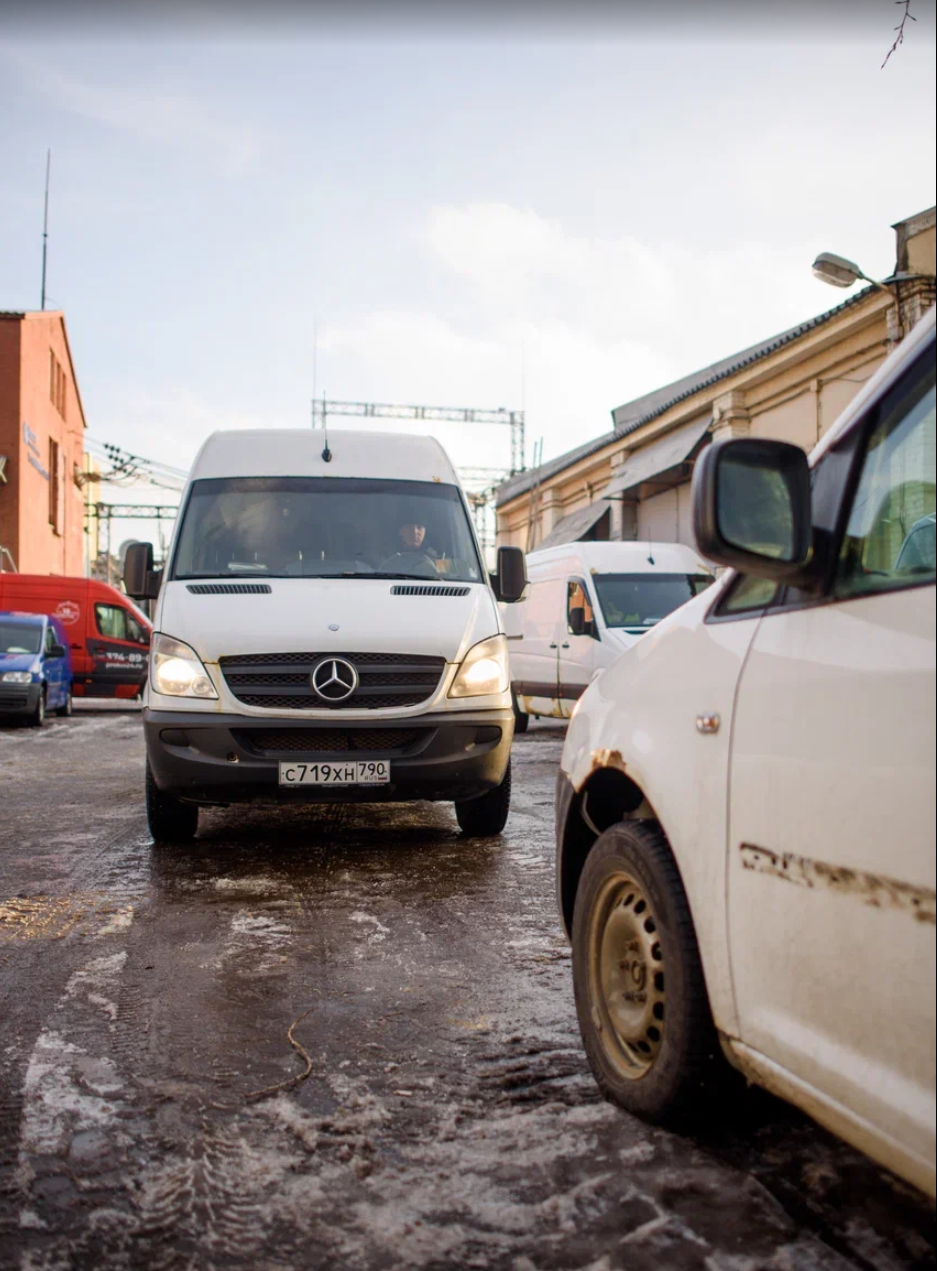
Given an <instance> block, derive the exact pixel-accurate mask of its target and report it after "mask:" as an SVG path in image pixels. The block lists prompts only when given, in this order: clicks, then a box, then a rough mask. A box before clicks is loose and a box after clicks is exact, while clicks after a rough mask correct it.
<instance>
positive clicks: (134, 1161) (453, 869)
mask: <svg viewBox="0 0 937 1271" xmlns="http://www.w3.org/2000/svg"><path fill="white" fill-rule="evenodd" d="M562 736H563V734H562V730H561V729H560V728H558V727H554V726H552V725H546V724H544V725H542V726H539V727H538V726H534V727H532V728H531V730H530V732H529V733H527V734H526V735H525V736H524V737H520V738H518V739H517V740H516V742H515V747H514V766H515V771H514V791H515V795H514V799H515V801H514V807H513V810H512V815H511V818H510V821H509V823H508V828H507V830H506V832H505V834H504V835H503V836H502V837H501V838H500V839H491V840H485V841H475V842H469V841H467V840H465V839H464V838H462V836H461V835H460V834H459V831H458V828H457V826H456V823H455V818H454V816H453V814H452V811H451V808H450V807H448V806H446V805H441V804H440V805H430V804H419V805H414V806H410V807H407V806H399V807H394V806H392V805H384V806H371V807H365V806H362V807H356V806H354V805H342V806H339V807H335V808H332V809H329V808H323V809H318V810H316V809H313V810H302V809H290V810H288V811H276V810H271V811H254V810H252V811H243V810H217V811H212V812H211V813H209V814H208V815H207V816H204V817H203V825H202V829H201V831H200V835H199V838H198V839H197V840H196V842H195V844H194V845H193V846H191V847H187V848H176V849H168V848H159V849H157V848H155V847H154V846H153V844H152V843H151V841H150V839H149V836H148V834H147V830H146V823H145V818H144V812H143V739H142V733H141V728H140V719H139V715H137V714H134V713H130V712H122V711H114V710H111V711H102V712H95V711H83V712H81V713H79V714H76V715H75V716H74V717H73V718H72V719H69V720H52V721H50V722H49V723H48V724H47V726H46V727H45V728H44V729H42V730H41V731H40V730H28V729H24V728H16V727H7V726H4V725H3V724H2V723H0V1267H3V1268H7V1267H9V1268H20V1269H22V1271H65V1269H69V1271H71V1269H72V1268H77V1269H79V1271H82V1269H84V1268H93V1269H95V1271H98V1269H104V1268H107V1269H109V1268H128V1269H130V1271H136V1269H137V1268H166V1269H170V1268H171V1269H173V1271H175V1269H177V1268H178V1269H179V1271H183V1269H189V1268H192V1269H193V1271H194V1269H196V1268H197V1269H198V1271H208V1269H211V1268H219V1269H221V1268H234V1267H237V1268H252V1269H253V1268H258V1269H261V1271H265V1269H267V1268H269V1269H271V1271H272V1269H273V1268H278V1269H279V1268H291V1269H292V1268H298V1267H302V1268H336V1269H338V1268H348V1269H356V1268H398V1267H400V1268H402V1267H414V1268H427V1269H431V1268H463V1267H466V1268H468V1267H479V1268H506V1269H510V1271H538V1269H539V1268H563V1269H567V1268H569V1269H572V1268H576V1269H579V1268H582V1269H585V1268H590V1269H591V1271H612V1269H613V1268H626V1269H627V1271H645V1269H647V1271H659V1269H661V1268H663V1269H669V1268H675V1269H681V1268H699V1269H700V1271H756V1269H757V1271H762V1269H763V1271H768V1269H771V1271H847V1269H849V1268H861V1269H862V1271H869V1269H870V1268H875V1269H876V1271H878V1269H882V1271H892V1269H893V1268H895V1269H897V1268H932V1267H934V1266H935V1243H934V1211H933V1207H932V1206H931V1205H929V1204H928V1203H927V1202H926V1201H924V1200H923V1199H922V1198H921V1197H919V1196H918V1195H917V1194H916V1193H915V1192H913V1191H912V1190H911V1189H909V1188H907V1187H905V1186H904V1185H903V1184H901V1183H899V1182H897V1181H896V1180H894V1179H892V1178H891V1177H890V1176H888V1175H887V1174H885V1173H883V1172H882V1171H880V1170H878V1169H876V1168H875V1167H874V1166H873V1165H871V1164H870V1163H869V1162H867V1161H866V1160H865V1159H864V1158H863V1157H861V1156H859V1155H857V1154H856V1153H855V1152H853V1151H852V1150H851V1149H849V1148H847V1147H845V1146H844V1145H842V1144H840V1143H839V1142H837V1141H836V1140H834V1139H833V1138H831V1137H830V1136H828V1135H827V1134H826V1133H825V1132H823V1131H822V1130H820V1129H818V1128H817V1127H815V1126H814V1125H813V1124H812V1123H811V1122H810V1121H808V1120H807V1119H806V1118H804V1117H802V1116H801V1115H800V1114H799V1113H797V1112H796V1111H794V1110H793V1109H790V1108H787V1107H786V1106H785V1105H783V1104H781V1103H779V1102H777V1101H775V1100H774V1099H772V1098H770V1097H769V1096H767V1095H763V1094H760V1093H759V1092H750V1093H748V1094H745V1093H740V1094H739V1096H738V1097H736V1098H733V1099H732V1100H731V1102H730V1103H729V1104H728V1105H727V1106H726V1107H724V1108H722V1109H719V1110H717V1113H716V1115H714V1116H713V1117H712V1119H711V1123H710V1124H709V1125H708V1126H707V1127H706V1128H705V1129H701V1130H700V1131H699V1132H698V1134H697V1135H696V1136H695V1137H694V1138H693V1139H688V1138H683V1137H680V1136H677V1135H673V1134H670V1133H668V1132H665V1131H662V1130H657V1129H651V1128H649V1127H647V1126H645V1125H643V1124H641V1123H640V1122H639V1121H636V1120H634V1119H633V1118H631V1117H629V1116H627V1115H625V1114H624V1113H622V1112H619V1111H618V1110H617V1109H615V1108H613V1107H611V1106H609V1105H608V1104H605V1103H603V1102H602V1101H601V1100H600V1099H599V1097H598V1095H597V1092H596V1089H595V1086H594V1084H593V1081H592V1078H591V1076H590V1074H589V1071H588V1068H587V1066H586V1062H585V1059H584V1057H583V1054H582V1050H581V1047H580V1042H579V1034H578V1030H577V1027H576V1020H575V1012H574V1008H573V1001H572V992H571V981H570V959H569V951H568V948H567V945H566V941H565V939H564V937H563V935H562V932H561V930H560V927H559V923H558V919H557V916H556V910H555V903H554V894H553V841H552V796H553V781H554V773H555V770H556V764H557V762H558V759H559V756H560V751H561V748H562ZM291 1029H292V1032H291V1033H290V1030H291ZM290 1036H292V1039H293V1043H294V1044H291V1042H290Z"/></svg>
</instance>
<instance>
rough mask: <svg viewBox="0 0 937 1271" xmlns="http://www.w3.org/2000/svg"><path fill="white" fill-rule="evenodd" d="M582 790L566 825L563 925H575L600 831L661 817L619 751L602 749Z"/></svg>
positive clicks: (562, 869) (573, 801)
mask: <svg viewBox="0 0 937 1271" xmlns="http://www.w3.org/2000/svg"><path fill="white" fill-rule="evenodd" d="M594 758H595V761H596V762H595V763H594V766H593V769H592V771H591V772H590V773H589V775H588V777H587V778H586V780H585V782H584V783H583V785H582V787H581V788H580V790H579V792H578V793H577V794H576V795H575V796H574V798H573V800H572V803H571V804H570V808H569V815H568V816H567V818H566V825H565V827H564V834H563V844H562V855H561V866H560V869H561V876H560V880H559V882H560V901H561V907H562V917H563V925H564V926H565V928H566V933H567V935H569V934H570V933H571V932H572V928H573V906H574V905H575V902H576V892H577V890H578V888H579V878H580V875H581V874H582V870H583V866H584V865H585V863H586V857H587V856H588V855H589V853H590V851H591V850H592V847H593V845H594V843H595V842H596V840H597V839H598V837H599V835H600V834H602V833H603V832H604V831H605V830H607V829H608V828H609V826H612V825H615V824H617V822H619V821H626V820H632V819H633V820H641V821H657V814H656V813H655V812H654V809H653V808H652V807H651V805H650V803H648V801H647V799H646V797H645V795H644V791H643V790H642V789H641V787H640V786H639V785H638V784H637V782H635V781H633V780H632V779H631V777H629V776H628V773H627V772H626V771H625V765H624V763H623V762H622V759H621V756H620V755H619V754H618V753H617V751H612V752H608V751H602V752H598V753H597V754H596V755H595V757H594Z"/></svg>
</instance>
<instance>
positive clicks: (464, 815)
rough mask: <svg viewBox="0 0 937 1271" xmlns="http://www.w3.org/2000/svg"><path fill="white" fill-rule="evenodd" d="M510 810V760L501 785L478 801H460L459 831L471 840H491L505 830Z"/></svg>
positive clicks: (458, 805)
mask: <svg viewBox="0 0 937 1271" xmlns="http://www.w3.org/2000/svg"><path fill="white" fill-rule="evenodd" d="M510 808H511V762H510V760H508V766H507V768H506V769H505V771H504V778H503V780H502V782H501V784H500V785H499V786H496V787H495V789H494V790H489V791H488V793H487V794H483V795H481V797H480V798H478V799H461V800H458V801H457V802H456V805H455V815H456V820H457V821H458V822H459V829H460V830H461V831H462V833H463V834H466V835H468V836H469V838H490V837H492V836H493V835H495V834H500V833H501V831H502V830H503V829H504V827H505V824H506V823H507V819H508V812H509V811H510Z"/></svg>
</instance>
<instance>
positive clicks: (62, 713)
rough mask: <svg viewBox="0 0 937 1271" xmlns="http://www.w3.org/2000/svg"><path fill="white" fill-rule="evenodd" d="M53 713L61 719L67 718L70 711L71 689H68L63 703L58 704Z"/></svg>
mask: <svg viewBox="0 0 937 1271" xmlns="http://www.w3.org/2000/svg"><path fill="white" fill-rule="evenodd" d="M55 713H56V715H58V716H59V717H60V718H62V719H68V717H69V715H70V714H71V713H72V690H71V689H69V690H68V696H67V697H66V698H65V705H64V706H60V707H59V708H58V709H57V710H56V712H55Z"/></svg>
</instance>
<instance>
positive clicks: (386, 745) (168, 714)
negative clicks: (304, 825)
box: [143, 707, 514, 806]
mask: <svg viewBox="0 0 937 1271" xmlns="http://www.w3.org/2000/svg"><path fill="white" fill-rule="evenodd" d="M143 730H144V734H145V736H146V753H147V758H148V760H149V764H150V769H151V771H152V773H153V778H154V780H155V782H156V785H157V786H158V788H159V789H160V790H163V791H165V792H167V793H169V794H173V795H175V796H176V797H177V798H181V799H184V800H186V801H187V802H191V803H201V804H220V805H223V806H226V805H228V804H231V803H270V802H274V803H319V802H321V803H340V802H359V803H379V802H385V801H389V802H406V801H408V800H411V799H428V800H446V801H448V800H453V801H455V800H461V799H473V798H477V797H478V796H479V795H482V794H485V793H486V792H487V791H488V790H492V789H494V788H495V787H496V786H499V785H500V784H501V782H502V780H503V779H504V774H505V771H506V769H507V765H508V760H509V758H510V754H511V741H512V739H513V736H514V713H513V711H512V710H511V708H510V707H508V708H503V709H499V710H485V711H459V712H455V711H453V712H445V713H443V712H437V713H435V714H427V715H418V716H413V717H411V718H409V719H406V720H402V719H393V720H390V719H375V720H373V721H372V720H362V719H355V720H345V719H340V718H339V719H331V718H330V719H309V718H308V717H307V718H304V719H296V718H290V717H289V716H286V717H284V716H282V715H280V716H277V717H275V718H269V717H264V718H263V719H258V718H256V717H254V716H250V717H247V716H244V715H207V714H204V713H201V712H195V711H189V712H187V711H154V710H150V709H149V708H147V709H146V710H144V712H143ZM356 759H361V760H365V759H386V760H387V761H388V762H389V763H390V782H389V784H387V785H374V786H372V785H368V786H329V787H322V786H298V787H297V786H281V785H280V784H279V771H280V769H279V765H280V763H281V762H286V761H290V760H291V761H294V762H296V761H304V760H305V761H307V762H310V761H311V762H319V763H336V762H346V761H350V760H356Z"/></svg>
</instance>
